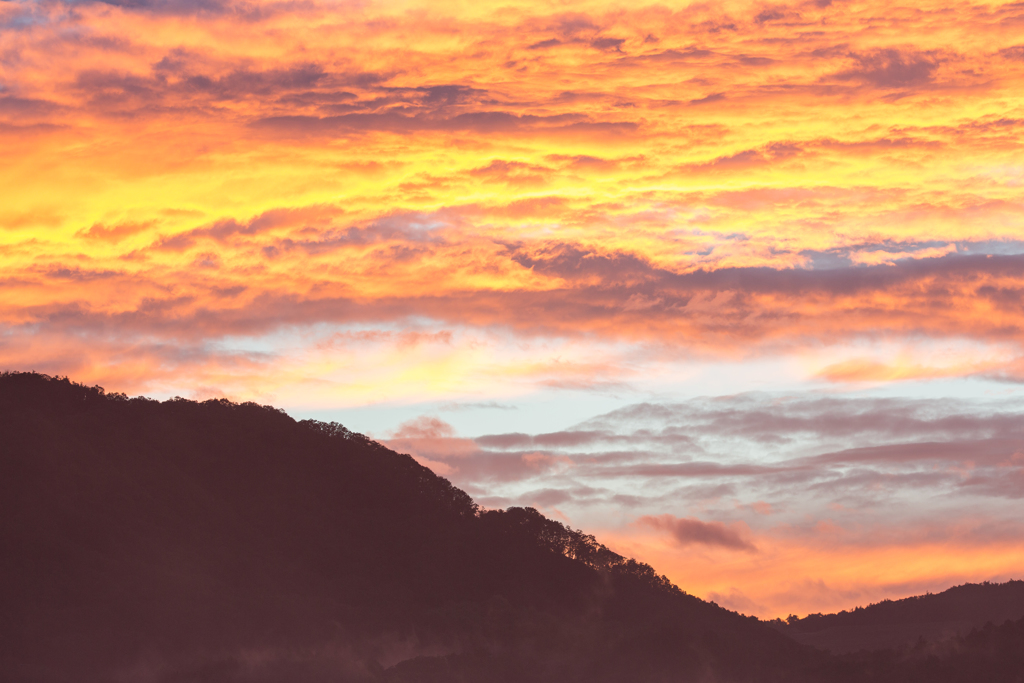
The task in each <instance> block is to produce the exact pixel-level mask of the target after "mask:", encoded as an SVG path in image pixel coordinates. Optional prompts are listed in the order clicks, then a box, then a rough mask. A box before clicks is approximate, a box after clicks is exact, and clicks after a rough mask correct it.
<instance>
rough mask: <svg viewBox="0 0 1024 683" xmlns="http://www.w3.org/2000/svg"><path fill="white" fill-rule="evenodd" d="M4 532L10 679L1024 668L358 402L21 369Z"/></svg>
mask: <svg viewBox="0 0 1024 683" xmlns="http://www.w3.org/2000/svg"><path fill="white" fill-rule="evenodd" d="M0 551H2V552H0V680H2V681H5V682H6V681H10V682H12V683H13V682H24V683H28V682H34V683H51V682H54V683H56V682H58V681H61V682H62V681H68V682H71V681H74V682H75V683H90V682H92V681H96V682H99V681H154V682H168V683H169V682H171V681H210V682H219V681H224V682H234V681H267V682H270V681H274V682H277V681H282V682H283V681H308V682H311V683H317V682H319V681H333V682H337V681H352V682H353V683H362V682H364V681H367V682H368V681H376V682H378V683H380V682H384V683H403V682H417V683H419V682H423V683H430V682H432V681H437V682H441V681H444V682H446V683H447V682H452V683H455V682H481V683H490V682H492V681H493V682H495V683H502V682H509V683H514V682H515V683H518V682H524V683H525V682H534V681H536V682H538V683H544V682H548V681H550V682H552V683H554V682H556V681H557V682H559V683H561V682H565V683H571V682H573V681H580V682H583V681H588V682H595V683H601V682H604V681H609V682H610V681H636V682H644V681H651V682H654V681H666V682H668V681H706V682H708V683H713V682H721V683H729V682H736V683H740V682H744V681H750V682H760V681H765V682H773V681H795V682H797V683H799V682H800V681H808V682H810V681H830V680H836V681H861V680H864V681H867V680H879V681H881V680H899V679H898V678H892V676H896V675H898V674H899V675H903V676H904V679H905V680H917V679H915V678H913V675H916V673H914V672H918V671H925V670H926V669H925V668H921V667H928V666H931V667H932V669H935V666H933V664H934V662H935V661H939V662H947V663H948V662H959V661H962V662H965V664H964V667H961V669H962V670H964V671H966V670H968V669H970V667H971V666H974V667H975V668H976V666H977V662H976V661H975V660H977V659H978V658H979V657H982V658H985V661H986V662H989V663H990V664H991V663H994V664H992V666H990V667H989V668H990V669H991V670H992V672H993V673H992V676H993V677H992V678H989V679H988V680H993V681H1002V680H1006V681H1016V680H1020V679H1019V677H1016V678H1015V677H1014V676H1016V675H1017V673H1018V672H1019V669H1013V667H1014V666H1016V664H1015V662H1017V661H1018V660H1015V659H1013V656H1014V655H1013V653H1014V652H1019V651H1020V649H1019V648H1018V649H1017V650H1014V645H1013V644H1015V643H1016V644H1024V640H1021V631H1022V630H1024V624H1021V623H1018V624H1016V625H1013V624H1006V625H1003V626H994V627H991V628H990V629H989V630H988V631H979V632H976V633H975V634H973V635H971V636H970V637H967V638H962V639H961V640H960V641H958V642H951V643H947V644H945V645H943V646H942V647H944V648H945V649H944V650H942V649H941V648H940V649H934V648H933V649H932V650H929V651H928V652H924V651H923V650H921V649H920V648H919V650H918V651H916V653H915V652H903V651H900V652H896V651H889V652H887V653H886V652H882V653H874V654H872V655H871V656H870V657H868V656H859V657H858V656H847V657H837V656H832V655H828V654H826V653H824V652H821V651H818V650H815V649H813V648H810V647H808V646H805V645H802V644H800V643H797V642H795V641H794V640H792V639H791V638H789V637H787V636H786V635H785V634H783V633H781V632H779V630H778V629H776V628H772V627H771V626H770V625H769V624H766V623H763V622H760V621H758V620H757V619H754V618H752V617H744V616H741V615H738V614H736V613H733V612H729V611H727V610H725V609H722V608H720V607H718V606H717V605H714V604H712V603H708V602H704V601H702V600H700V599H698V598H696V597H694V596H691V595H688V594H686V593H685V592H684V591H682V590H680V589H679V588H677V587H675V586H673V585H672V584H671V583H670V582H669V581H668V580H667V579H665V578H664V577H662V576H660V575H658V574H657V572H655V571H654V570H653V569H652V568H651V567H649V566H647V565H645V564H642V563H639V562H636V561H634V560H630V559H626V558H623V557H621V556H619V555H618V554H616V553H614V552H612V551H611V550H609V549H608V548H606V547H604V546H603V545H601V544H600V543H599V542H598V541H597V540H596V539H594V537H592V536H589V535H587V534H585V533H583V532H580V531H576V530H573V529H570V528H568V527H566V526H564V525H562V524H560V523H558V522H556V521H553V520H549V519H546V518H545V517H543V516H542V515H541V514H540V513H538V512H537V511H536V510H533V509H529V508H509V509H508V510H485V509H482V508H480V507H479V506H477V505H475V504H474V503H473V501H472V500H471V498H470V497H469V496H468V495H466V494H465V493H464V492H463V491H461V490H459V489H458V488H456V487H454V486H452V485H451V484H450V483H449V482H448V481H447V480H445V479H444V478H442V477H439V476H437V475H435V474H434V473H432V472H431V471H430V470H429V469H427V468H425V467H422V466H421V465H419V464H418V463H416V462H415V461H414V460H413V459H412V458H411V457H409V456H406V455H401V454H398V453H395V452H393V451H391V450H389V449H387V448H385V447H384V446H382V445H380V444H378V443H376V442H374V441H372V440H370V439H367V438H366V437H364V436H361V435H359V434H355V433H352V432H350V431H348V430H347V429H345V428H344V427H342V426H340V425H337V424H334V423H323V422H316V421H309V420H306V421H296V420H294V419H292V418H291V417H289V416H288V415H286V414H285V413H283V412H282V411H280V410H276V409H274V408H270V407H267V406H260V405H257V404H254V403H242V404H236V403H232V402H230V401H226V400H210V401H203V402H196V401H190V400H184V399H179V398H175V399H171V400H168V401H163V402H160V401H154V400H150V399H146V398H128V397H126V396H124V395H121V394H114V393H106V392H104V391H103V390H102V389H100V388H99V387H86V386H82V385H80V384H76V383H74V382H71V381H70V380H68V379H66V378H53V377H48V376H45V375H39V374H34V373H4V374H3V375H0ZM979 634H980V635H979ZM972 639H973V640H972ZM1015 639H1016V640H1015ZM958 657H959V658H960V659H957V658H958ZM972 657H973V659H971V658H972ZM929 662H931V664H929ZM972 662H973V663H972ZM915 667H917V668H915ZM999 667H1002V668H999ZM961 669H957V668H956V667H953V668H950V667H943V666H939V667H938V669H936V670H939V671H940V672H946V673H940V674H938V677H937V678H936V677H933V678H931V679H929V680H934V681H961V680H963V681H967V680H972V679H970V678H956V677H950V676H949V675H947V674H949V672H950V671H953V672H954V673H955V672H956V671H960V670H961ZM928 670H929V671H931V669H928ZM900 672H902V674H900ZM943 675H946V676H947V677H946V678H943V677H942V676H943ZM1000 676H1002V677H1000ZM922 680H923V679H922Z"/></svg>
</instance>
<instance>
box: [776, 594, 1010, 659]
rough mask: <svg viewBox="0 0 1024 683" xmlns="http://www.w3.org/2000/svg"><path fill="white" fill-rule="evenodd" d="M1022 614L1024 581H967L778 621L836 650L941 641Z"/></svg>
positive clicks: (795, 634)
mask: <svg viewBox="0 0 1024 683" xmlns="http://www.w3.org/2000/svg"><path fill="white" fill-rule="evenodd" d="M1022 617H1024V581H1008V582H1006V583H1002V584H999V583H968V584H965V585H963V586H955V587H953V588H950V589H948V590H946V591H943V592H942V593H937V594H934V595H932V594H929V595H917V596H914V597H910V598H905V599H902V600H883V601H882V602H879V603H876V604H874V605H869V606H867V607H858V608H856V609H854V610H851V611H849V612H846V611H844V612H840V613H838V614H811V615H809V616H807V617H804V618H803V619H792V618H791V619H790V620H789V621H788V623H783V622H775V623H776V626H777V627H778V628H779V629H780V630H781V631H782V632H783V633H785V634H786V635H788V636H790V637H791V638H793V639H794V640H797V641H799V642H801V643H805V644H807V645H813V646H814V647H819V648H823V649H828V650H830V651H832V652H835V653H846V652H857V651H859V650H880V649H886V648H890V649H898V648H901V647H905V646H909V645H913V644H915V643H917V642H918V641H919V640H921V639H924V640H926V641H932V642H937V641H943V640H948V639H950V638H954V637H955V636H961V635H965V634H967V633H968V632H970V631H971V630H972V629H980V628H981V627H983V626H985V624H987V623H993V624H1002V623H1003V622H1005V621H1007V620H1010V621H1015V620H1017V619H1020V618H1022Z"/></svg>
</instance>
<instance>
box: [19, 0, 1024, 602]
mask: <svg viewBox="0 0 1024 683" xmlns="http://www.w3.org/2000/svg"><path fill="white" fill-rule="evenodd" d="M1022 133H1024V5H1022V4H1020V3H987V4H986V3H971V2H960V3H958V2H942V3H940V2H930V1H928V0H924V1H918V2H914V3H912V4H906V3H904V4H900V3H899V2H896V3H893V2H880V1H877V0H875V1H870V2H861V1H857V0H831V1H829V0H816V1H811V2H795V3H791V4H775V3H770V2H721V3H690V4H687V3H684V2H679V3H648V2H645V0H634V1H631V2H610V1H607V0H592V1H579V2H575V1H570V0H558V1H556V0H548V1H536V0H525V1H524V0H520V1H517V2H515V3H509V4H502V3H500V2H486V1H485V2H439V1H431V2H419V1H416V0H401V1H399V0H395V1H390V0H381V1H378V2H372V1H366V2H356V1H353V2H344V1H337V2H324V1H322V0H279V1H278V0H271V1H263V0H252V1H244V0H108V1H107V2H99V1H90V0H86V1H81V0H41V1H38V2H36V1H31V0H0V292H2V296H0V369H5V370H24V371H28V370H35V371H39V372H45V373H48V374H56V375H66V376H69V377H70V378H71V379H73V380H75V381H78V382H82V383H86V384H89V385H94V384H98V385H101V386H103V387H105V388H106V389H107V390H108V391H117V392H124V393H127V394H130V395H139V394H144V395H148V396H153V397H157V398H167V397H171V396H175V395H179V396H183V397H186V398H193V399H208V398H219V397H227V398H230V399H232V400H236V401H256V402H259V403H262V404H273V405H275V406H278V407H280V408H283V409H285V410H286V411H287V412H288V413H289V414H291V415H293V416H294V417H296V418H299V419H303V418H315V419H320V420H325V421H337V422H341V423H342V424H344V425H345V426H346V427H348V428H349V429H352V430H353V431H357V432H362V433H366V434H368V435H370V436H372V437H373V438H375V439H378V440H381V441H382V442H383V443H385V444H387V445H389V446H390V447H392V448H394V449H396V450H398V451H400V452H405V453H410V454H411V455H413V456H414V457H415V458H417V460H419V461H420V462H421V463H423V464H425V465H427V466H428V467H430V468H432V469H433V470H434V471H435V472H437V473H438V474H440V475H442V476H445V477H447V478H449V479H450V480H451V481H452V482H453V483H455V484H456V485H457V486H460V487H462V488H464V489H465V490H466V491H468V492H469V493H470V494H471V495H472V496H473V497H474V499H475V500H476V501H477V502H478V503H480V504H481V505H483V506H485V507H491V508H498V507H507V506H510V505H530V506H534V507H536V508H537V509H539V510H541V511H542V512H544V513H545V514H547V515H549V516H551V517H552V518H554V519H558V520H559V521H562V522H563V523H566V524H568V525H570V526H572V527H573V528H580V529H583V530H584V531H586V532H588V533H593V534H595V535H596V536H597V537H598V538H599V540H601V541H602V542H604V543H605V544H606V545H608V546H609V547H611V548H612V549H614V550H616V551H618V552H620V553H622V554H626V555H629V556H633V557H636V558H638V559H640V560H643V561H645V562H648V563H650V564H651V565H653V566H654V567H655V568H656V569H657V570H658V571H659V572H661V573H664V574H666V575H667V576H668V577H669V578H670V579H672V580H673V581H674V582H675V583H676V584H677V585H679V586H680V587H681V588H683V589H684V590H686V591H687V592H690V593H692V594H694V595H698V596H700V597H702V598H705V599H709V600H714V601H716V602H717V603H718V604H720V605H722V606H725V607H728V608H730V609H735V610H738V611H741V612H743V613H745V614H754V615H757V616H760V617H767V618H771V617H776V616H782V617H785V616H786V615H788V614H798V615H801V616H802V615H804V614H807V613H814V612H831V611H837V610H840V609H848V608H852V607H854V606H856V605H865V604H868V603H869V602H875V601H878V600H880V599H883V598H898V597H903V596H907V595H913V594H920V593H924V592H927V591H932V592H937V591H940V590H943V589H944V588H947V587H949V586H951V585H956V584H959V583H964V582H967V581H972V582H976V581H984V580H992V581H1001V580H1006V579H1009V578H1024V419H1022V418H1024V392H1022V386H1024V385H1022V382H1024V343H1022V342H1024V305H1022V304H1024V145H1022Z"/></svg>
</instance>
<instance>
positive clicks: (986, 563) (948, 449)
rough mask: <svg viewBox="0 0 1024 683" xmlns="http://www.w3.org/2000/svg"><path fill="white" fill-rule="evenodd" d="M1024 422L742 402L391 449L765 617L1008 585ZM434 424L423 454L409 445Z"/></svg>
mask: <svg viewBox="0 0 1024 683" xmlns="http://www.w3.org/2000/svg"><path fill="white" fill-rule="evenodd" d="M1022 413H1024V405H1022V404H1021V403H1020V402H1019V401H1007V400H1005V399H1004V400H1000V401H976V400H974V401H966V400H952V399H906V398H899V399H896V398H893V399H880V398H862V399H857V398H852V397H839V396H823V395H816V394H791V395H782V394H743V395H738V396H731V397H719V398H705V399H694V400H690V401H687V402H683V403H642V404H635V405H630V406H627V407H625V408H621V409H618V410H615V411H613V412H611V413H608V414H605V415H600V416H598V417H595V418H592V419H590V420H587V421H585V422H583V423H581V424H579V425H576V426H574V427H573V428H572V429H568V430H564V431H559V432H552V433H542V434H526V433H508V434H492V435H483V436H479V437H476V438H474V439H466V438H460V437H458V436H456V434H455V432H454V431H453V430H452V429H451V428H450V427H449V426H447V425H446V424H445V423H443V422H441V421H439V420H438V419H437V418H430V419H429V420H428V419H426V418H421V419H420V420H418V421H416V422H411V423H409V424H407V425H406V426H405V427H403V428H402V429H400V430H399V432H398V434H397V435H396V436H397V438H394V439H391V440H388V441H387V442H386V443H388V444H389V445H390V446H392V447H395V448H399V449H401V448H403V447H404V448H405V449H406V450H408V451H410V452H412V453H413V454H415V455H417V457H420V458H425V459H432V460H434V461H435V462H436V463H437V464H439V465H440V466H441V467H443V468H444V469H443V471H445V473H446V476H448V477H450V478H451V479H452V480H453V481H455V482H456V483H458V484H459V485H460V486H464V487H466V488H467V489H468V490H470V491H472V492H473V493H474V495H476V497H477V498H478V499H479V500H480V501H482V502H483V503H484V504H485V505H491V506H496V507H503V506H506V505H511V504H518V505H533V506H536V507H539V508H541V509H544V510H545V511H547V512H548V513H549V514H552V515H556V516H561V517H562V518H563V519H566V520H568V521H570V522H576V523H579V522H580V521H585V522H586V523H587V525H588V526H589V527H590V528H593V527H595V526H599V527H603V528H604V532H603V533H602V537H603V538H607V539H610V540H611V541H612V542H613V545H614V546H615V547H617V548H619V549H621V550H626V551H629V552H632V553H636V554H638V555H640V556H642V557H644V558H645V559H648V560H649V561H652V562H655V564H656V566H659V567H664V568H665V570H666V571H668V572H669V576H670V577H671V578H673V579H674V580H676V581H677V582H678V583H680V585H686V586H688V587H689V589H690V590H692V591H694V592H697V593H699V594H702V595H704V596H706V597H712V598H714V599H716V600H719V601H720V602H722V603H723V604H727V605H729V606H730V607H733V608H734V609H741V610H744V611H747V612H752V613H757V614H760V615H762V616H771V615H776V614H783V615H785V614H787V613H790V612H800V611H803V612H806V611H817V610H818V609H819V608H820V609H840V608H846V607H849V606H852V605H853V604H858V602H857V601H858V600H859V601H861V603H863V602H865V601H870V600H877V599H880V598H881V597H883V596H884V595H886V591H888V592H889V594H892V593H893V592H898V593H901V594H912V593H914V592H915V591H916V592H921V591H927V590H932V589H933V588H935V587H939V586H942V585H945V584H949V583H955V582H962V581H964V580H966V579H967V578H968V577H971V576H982V575H983V576H985V577H993V578H998V577H1002V578H1005V577H1009V576H1014V575H1015V572H1017V571H1018V570H1019V566H1020V562H1021V560H1022V559H1024V555H1022V554H1021V552H1020V550H1019V539H1020V536H1021V534H1022V533H1024V527H1022V526H1021V523H1020V520H1019V514H1018V510H1019V505H1018V502H1019V501H1020V499H1021V498H1022V497H1024V428H1022V426H1021V424H1022V422H1021V415H1022ZM427 424H429V425H430V435H429V438H423V439H419V440H410V439H403V438H402V434H405V433H406V432H407V431H409V430H415V429H418V428H419V425H427ZM808 587H810V588H808Z"/></svg>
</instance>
